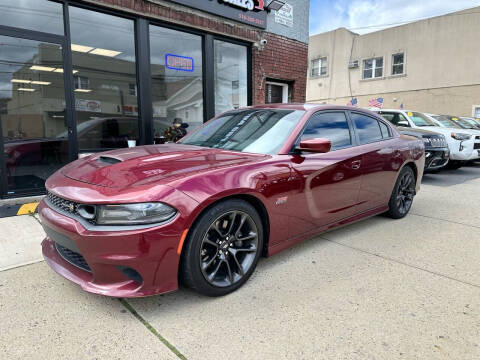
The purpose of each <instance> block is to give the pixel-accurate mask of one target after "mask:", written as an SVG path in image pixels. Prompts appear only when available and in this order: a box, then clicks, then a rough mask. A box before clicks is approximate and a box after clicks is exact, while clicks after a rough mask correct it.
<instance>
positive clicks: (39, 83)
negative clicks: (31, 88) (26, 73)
mask: <svg viewBox="0 0 480 360" xmlns="http://www.w3.org/2000/svg"><path fill="white" fill-rule="evenodd" d="M32 84H35V85H50V84H51V82H50V81H32Z"/></svg>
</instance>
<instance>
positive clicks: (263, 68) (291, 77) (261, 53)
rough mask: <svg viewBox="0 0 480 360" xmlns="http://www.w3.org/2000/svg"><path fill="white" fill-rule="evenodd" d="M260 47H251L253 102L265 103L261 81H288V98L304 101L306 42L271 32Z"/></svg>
mask: <svg viewBox="0 0 480 360" xmlns="http://www.w3.org/2000/svg"><path fill="white" fill-rule="evenodd" d="M263 37H264V38H265V39H266V40H267V45H265V47H264V49H263V50H258V49H256V48H254V50H253V103H254V104H264V103H265V80H266V79H267V78H269V79H272V80H273V79H275V80H284V81H288V82H291V84H292V86H293V89H292V101H293V102H300V103H303V102H305V93H306V86H307V57H308V44H305V43H303V42H300V41H296V40H292V39H288V38H286V37H283V36H280V35H275V34H271V33H264V34H263Z"/></svg>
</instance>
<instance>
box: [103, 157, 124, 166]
mask: <svg viewBox="0 0 480 360" xmlns="http://www.w3.org/2000/svg"><path fill="white" fill-rule="evenodd" d="M97 161H98V162H101V163H104V164H108V165H114V164H118V163H121V162H122V160H120V159H117V158H114V157H110V156H100V157H99V158H98V159H97Z"/></svg>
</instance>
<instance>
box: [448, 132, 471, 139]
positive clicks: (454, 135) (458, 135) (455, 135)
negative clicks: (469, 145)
mask: <svg viewBox="0 0 480 360" xmlns="http://www.w3.org/2000/svg"><path fill="white" fill-rule="evenodd" d="M451 136H452V138H454V139H455V140H469V139H470V138H471V137H472V135H468V134H463V133H454V132H452V134H451Z"/></svg>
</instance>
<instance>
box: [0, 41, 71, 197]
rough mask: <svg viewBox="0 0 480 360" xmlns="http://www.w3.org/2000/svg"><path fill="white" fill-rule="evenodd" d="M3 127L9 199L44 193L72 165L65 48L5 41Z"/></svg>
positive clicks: (0, 55)
mask: <svg viewBox="0 0 480 360" xmlns="http://www.w3.org/2000/svg"><path fill="white" fill-rule="evenodd" d="M0 59H1V60H0V124H1V125H0V126H1V133H2V137H3V146H4V160H5V164H6V171H7V173H6V181H7V191H8V194H9V195H15V194H17V193H22V192H24V193H25V192H30V191H33V190H38V189H42V188H43V187H44V183H45V180H46V179H47V177H48V176H50V175H51V174H52V173H53V172H54V171H55V170H57V169H58V168H60V167H62V166H63V165H64V164H66V163H67V161H68V142H67V131H66V126H67V125H66V124H67V119H66V113H65V98H64V94H65V89H64V83H63V74H62V73H61V72H56V71H55V70H56V69H63V63H62V48H61V46H59V45H55V44H50V43H45V42H38V41H33V40H25V39H18V38H13V37H7V36H0Z"/></svg>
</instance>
